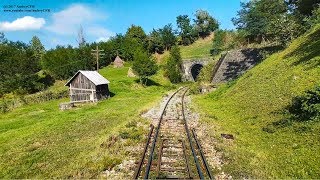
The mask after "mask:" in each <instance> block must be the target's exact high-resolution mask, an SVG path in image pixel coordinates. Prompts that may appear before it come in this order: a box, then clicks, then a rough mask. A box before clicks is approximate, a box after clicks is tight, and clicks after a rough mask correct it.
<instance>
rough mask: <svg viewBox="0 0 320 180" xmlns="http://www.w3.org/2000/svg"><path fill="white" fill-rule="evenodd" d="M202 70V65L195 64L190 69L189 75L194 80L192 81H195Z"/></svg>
mask: <svg viewBox="0 0 320 180" xmlns="http://www.w3.org/2000/svg"><path fill="white" fill-rule="evenodd" d="M202 68H203V65H202V64H195V65H193V66H192V67H191V75H192V78H193V79H194V81H197V79H198V76H199V73H200V71H201V69H202Z"/></svg>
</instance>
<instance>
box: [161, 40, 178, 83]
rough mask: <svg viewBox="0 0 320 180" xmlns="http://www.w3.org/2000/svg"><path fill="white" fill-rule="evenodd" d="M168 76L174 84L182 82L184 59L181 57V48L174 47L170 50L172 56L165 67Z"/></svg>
mask: <svg viewBox="0 0 320 180" xmlns="http://www.w3.org/2000/svg"><path fill="white" fill-rule="evenodd" d="M165 68H166V69H165V73H166V76H167V77H168V78H169V80H170V81H171V82H172V83H179V82H181V78H182V76H181V74H182V72H181V71H182V70H181V68H182V58H181V55H180V48H179V47H178V46H173V47H172V48H171V50H170V56H169V59H168V61H167V64H166V66H165Z"/></svg>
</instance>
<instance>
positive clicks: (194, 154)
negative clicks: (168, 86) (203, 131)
mask: <svg viewBox="0 0 320 180" xmlns="http://www.w3.org/2000/svg"><path fill="white" fill-rule="evenodd" d="M188 90H189V89H187V90H186V91H185V92H184V93H183V95H182V117H183V120H184V127H185V129H186V133H187V136H188V140H189V144H190V148H191V151H192V156H193V158H194V162H195V164H196V167H197V171H198V175H199V178H200V179H204V177H203V173H202V170H201V167H200V164H199V160H198V158H197V155H196V153H195V151H194V148H193V145H192V139H191V137H190V132H189V129H188V125H187V121H186V117H185V112H184V96H185V94H186V93H187V91H188Z"/></svg>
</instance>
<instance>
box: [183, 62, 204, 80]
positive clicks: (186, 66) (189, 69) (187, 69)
mask: <svg viewBox="0 0 320 180" xmlns="http://www.w3.org/2000/svg"><path fill="white" fill-rule="evenodd" d="M209 61H210V59H184V60H183V61H182V72H183V79H182V80H183V81H196V79H197V77H198V75H199V72H200V70H201V69H202V68H203V67H204V66H206V65H207V64H208V63H209ZM192 73H193V74H192Z"/></svg>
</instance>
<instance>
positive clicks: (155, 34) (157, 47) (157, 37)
mask: <svg viewBox="0 0 320 180" xmlns="http://www.w3.org/2000/svg"><path fill="white" fill-rule="evenodd" d="M164 49H165V47H164V44H163V41H162V37H161V34H160V31H159V30H155V29H153V30H152V31H151V33H150V34H149V36H148V51H149V52H150V53H155V52H156V53H161V54H162V53H163V51H164Z"/></svg>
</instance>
